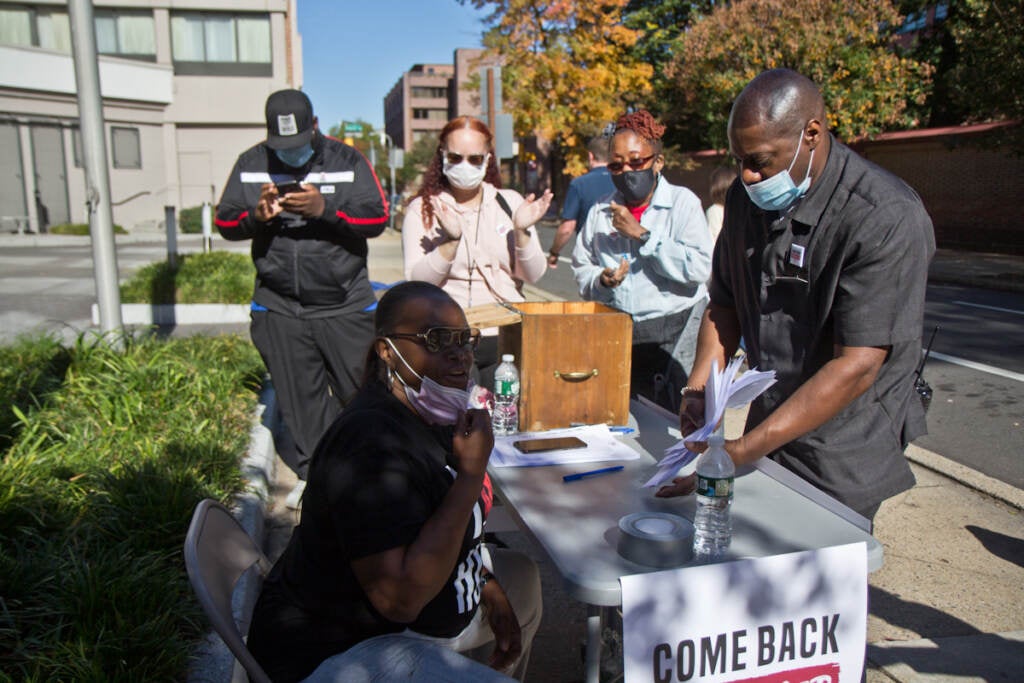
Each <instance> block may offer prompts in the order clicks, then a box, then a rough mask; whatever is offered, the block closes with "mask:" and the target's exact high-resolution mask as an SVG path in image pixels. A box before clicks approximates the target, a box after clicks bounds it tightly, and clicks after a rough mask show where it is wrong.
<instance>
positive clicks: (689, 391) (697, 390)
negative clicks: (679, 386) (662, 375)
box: [679, 387, 704, 398]
mask: <svg viewBox="0 0 1024 683" xmlns="http://www.w3.org/2000/svg"><path fill="white" fill-rule="evenodd" d="M679 395H680V396H682V397H683V398H686V397H687V396H704V387H683V390H682V391H680V392H679Z"/></svg>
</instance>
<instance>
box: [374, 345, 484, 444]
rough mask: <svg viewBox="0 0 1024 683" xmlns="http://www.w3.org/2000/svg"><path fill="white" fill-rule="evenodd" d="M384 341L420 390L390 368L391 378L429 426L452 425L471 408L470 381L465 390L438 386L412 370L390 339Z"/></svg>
mask: <svg viewBox="0 0 1024 683" xmlns="http://www.w3.org/2000/svg"><path fill="white" fill-rule="evenodd" d="M384 341H386V342H387V343H388V346H390V347H391V350H392V351H394V352H395V354H396V355H397V356H398V358H399V359H400V360H401V361H402V363H404V364H405V367H407V368H409V371H410V372H412V374H414V375H416V377H417V378H418V379H419V380H420V388H419V390H418V391H417V390H415V389H413V388H412V387H410V386H409V385H408V384H406V383H405V380H403V379H402V376H401V375H399V374H398V373H397V372H394V371H392V370H391V369H390V368H389V369H388V372H389V373H390V374H391V376H393V377H396V378H398V381H399V382H401V383H402V386H403V387H405V397H406V398H407V399H409V403H411V404H412V407H413V408H415V409H416V412H417V413H419V415H420V417H422V418H423V419H424V420H426V421H427V422H429V423H431V424H438V425H453V424H455V420H456V419H457V418H458V416H459V413H460V412H462V411H464V410H466V409H467V408H471V407H473V406H472V405H471V404H470V393H471V390H472V389H473V381H472V380H469V381H468V382H467V384H466V388H465V389H458V388H456V387H446V386H444V385H441V384H438V383H437V382H435V381H434V380H432V379H430V378H429V377H422V376H420V374H419V373H418V372H416V371H415V370H413V369H412V366H411V365H409V363H408V362H407V361H406V360H405V358H404V357H403V356H402V354H401V352H399V350H398V349H397V348H395V345H394V344H392V343H391V340H390V339H387V338H385V340H384Z"/></svg>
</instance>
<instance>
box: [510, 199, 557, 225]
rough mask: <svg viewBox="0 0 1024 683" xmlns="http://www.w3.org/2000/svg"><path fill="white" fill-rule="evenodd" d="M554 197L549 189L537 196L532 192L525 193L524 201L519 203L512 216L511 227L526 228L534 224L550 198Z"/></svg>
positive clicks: (546, 208) (541, 214) (544, 211)
mask: <svg viewBox="0 0 1024 683" xmlns="http://www.w3.org/2000/svg"><path fill="white" fill-rule="evenodd" d="M553 197H554V195H553V194H551V190H544V194H542V195H541V196H540V197H537V196H536V195H534V194H533V193H532V192H531V193H530V194H528V195H526V201H524V202H523V203H522V204H520V205H519V208H518V209H516V213H515V215H514V216H513V217H512V227H514V228H515V229H516V230H526V229H527V228H529V227H530V226H531V225H533V224H535V223H536V222H537V221H539V220H540V219H541V218H543V217H544V214H546V213H547V212H548V207H549V206H551V199H552V198H553Z"/></svg>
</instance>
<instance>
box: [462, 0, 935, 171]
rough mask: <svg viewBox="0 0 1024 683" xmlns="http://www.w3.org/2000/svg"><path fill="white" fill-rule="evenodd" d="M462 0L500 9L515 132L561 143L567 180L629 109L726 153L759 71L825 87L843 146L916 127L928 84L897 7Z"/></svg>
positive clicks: (823, 1)
mask: <svg viewBox="0 0 1024 683" xmlns="http://www.w3.org/2000/svg"><path fill="white" fill-rule="evenodd" d="M460 1H462V2H472V4H473V5H474V6H476V7H477V8H490V9H491V10H492V12H491V14H490V16H489V17H488V18H487V19H486V20H485V23H486V24H487V26H488V30H487V32H486V33H485V37H484V45H485V46H486V47H487V48H488V49H489V50H490V52H491V53H492V54H496V55H497V56H499V57H501V58H502V61H503V64H504V66H503V74H502V75H503V78H502V81H503V90H504V95H505V99H506V101H507V102H508V103H509V105H510V106H509V107H507V109H509V110H513V111H514V112H515V120H516V131H517V133H518V134H521V135H530V134H538V135H541V136H543V137H545V138H547V139H550V140H554V141H556V142H558V143H559V144H560V145H561V146H562V148H563V149H564V150H566V151H567V154H566V157H567V171H569V172H571V173H573V174H576V173H579V172H582V171H583V170H585V166H584V164H583V160H584V159H585V153H584V152H583V144H584V143H585V140H586V138H587V137H588V136H589V135H591V134H593V133H595V132H597V131H599V130H600V129H601V128H602V127H603V126H604V125H605V124H607V123H608V122H609V121H612V120H614V118H615V117H616V116H617V115H618V114H620V113H621V112H622V111H623V110H625V109H626V107H629V106H636V107H640V106H643V107H647V108H649V109H651V110H652V111H654V112H655V113H657V114H658V115H659V116H660V117H661V118H662V119H663V120H664V121H666V122H667V123H668V124H670V128H674V133H675V134H674V136H673V137H672V138H670V140H669V142H675V143H677V144H682V145H683V146H685V147H686V148H688V149H697V148H700V147H702V146H703V147H707V146H714V147H719V148H720V147H723V146H724V144H725V126H726V120H727V117H728V113H729V108H730V106H731V104H732V101H733V99H734V98H735V97H736V95H737V94H738V93H739V91H740V90H741V89H742V88H743V86H744V85H746V83H747V82H749V81H750V79H751V78H753V77H754V76H755V75H757V74H758V73H760V72H761V71H763V70H765V69H770V68H774V67H781V66H784V67H788V68H791V69H794V70H796V71H799V72H800V73H803V74H805V75H806V76H808V77H809V78H811V79H813V80H814V81H815V82H816V83H818V85H819V86H821V88H822V91H823V93H824V95H825V100H826V103H827V104H828V107H829V115H830V117H831V120H830V124H831V126H832V127H833V129H834V130H835V131H836V132H837V134H838V135H839V136H840V137H841V138H844V139H846V140H853V139H857V138H860V137H864V136H867V135H871V134H874V133H877V132H879V131H882V130H888V129H898V128H906V127H913V126H914V125H916V123H917V122H916V121H915V119H914V115H913V110H911V109H908V103H912V102H923V100H924V98H925V96H926V95H927V93H928V88H929V76H930V67H929V66H928V65H925V64H921V63H919V62H917V61H915V60H913V59H911V58H909V57H907V56H903V55H900V54H899V53H898V52H897V51H896V50H894V49H893V46H892V44H891V41H890V35H889V31H891V30H892V29H893V28H895V27H898V26H899V25H900V23H901V17H900V15H899V13H898V11H897V10H896V8H895V6H894V5H893V3H892V2H891V0H856V1H855V2H850V1H849V0H796V1H794V0H735V1H734V2H727V3H714V2H707V1H696V2H685V1H683V0H587V1H584V0H460ZM680 22H687V24H688V25H686V26H680V25H679V23H680Z"/></svg>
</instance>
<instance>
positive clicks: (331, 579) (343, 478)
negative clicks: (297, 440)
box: [249, 383, 491, 681]
mask: <svg viewBox="0 0 1024 683" xmlns="http://www.w3.org/2000/svg"><path fill="white" fill-rule="evenodd" d="M451 444H452V428H451V427H436V426H430V425H427V424H426V423H425V422H423V421H422V420H421V419H420V418H419V417H418V416H417V415H415V414H414V413H413V412H412V411H410V410H409V409H408V408H406V407H405V406H404V405H403V404H402V403H401V402H399V401H398V400H397V399H396V398H395V397H394V396H392V395H391V394H390V393H389V392H387V390H386V389H385V388H384V387H382V386H380V385H379V384H375V383H371V384H370V385H369V386H368V387H364V388H363V389H362V390H361V391H360V392H359V394H358V395H357V397H356V399H355V400H354V401H353V402H352V403H351V404H350V405H349V406H348V408H346V409H345V411H344V412H343V413H342V415H341V416H340V417H339V418H338V419H337V420H336V421H335V422H334V424H333V425H332V426H331V428H330V429H329V430H328V431H327V433H326V434H325V435H324V437H323V438H322V439H321V441H320V444H319V445H318V446H317V449H316V451H315V453H314V455H313V459H312V461H311V463H310V468H309V477H308V484H307V485H306V490H305V493H304V494H303V499H302V517H301V520H300V524H299V526H297V527H296V528H295V531H294V532H293V533H292V537H291V541H290V543H289V544H288V547H287V549H286V550H285V552H284V554H283V555H282V556H281V559H280V560H278V562H277V564H275V566H274V569H273V570H272V571H271V573H270V575H269V576H268V577H267V580H266V581H265V582H264V586H263V590H262V592H261V593H260V598H259V601H258V602H257V605H256V610H255V613H254V615H253V623H252V627H251V628H250V631H249V647H250V649H251V650H252V651H253V653H254V655H255V656H256V658H257V660H259V662H260V664H261V665H263V666H264V668H265V669H266V670H267V673H268V674H269V675H270V677H271V678H272V679H273V680H274V681H289V680H298V679H301V678H303V677H305V676H307V675H308V674H309V673H311V672H312V671H313V669H315V668H316V666H317V665H319V664H320V662H322V661H323V660H324V659H326V658H327V657H329V656H331V655H333V654H337V653H339V652H342V651H344V650H346V649H348V648H349V647H351V646H353V645H355V644H356V643H358V642H360V641H363V640H366V639H367V638H371V637H373V636H376V635H380V634H382V633H393V632H398V631H401V630H404V629H405V628H407V627H408V628H411V629H413V630H415V631H418V632H420V633H425V634H428V635H432V636H439V637H450V636H453V635H456V634H458V633H459V632H460V631H462V630H463V629H464V628H465V627H466V626H467V625H468V624H469V622H470V620H471V619H472V618H473V615H474V614H475V612H476V608H477V605H478V604H479V602H480V588H481V586H482V583H481V580H480V569H481V566H482V565H481V556H480V543H481V540H482V537H483V524H484V520H485V519H486V513H487V512H488V511H489V507H490V502H491V501H490V486H489V482H488V481H487V480H485V486H484V490H483V491H482V492H481V498H480V500H479V501H478V503H477V505H476V506H475V507H474V510H473V518H472V519H471V520H470V523H469V525H468V526H467V528H466V533H465V536H464V538H463V543H462V547H461V549H460V551H459V557H458V561H457V563H456V565H455V567H453V569H452V572H451V576H450V578H449V580H448V581H447V582H446V583H445V586H444V588H442V589H441V592H440V593H438V594H437V596H435V597H434V599H433V600H431V601H430V602H429V603H428V604H427V605H426V606H425V607H424V608H423V610H422V612H420V614H419V616H418V617H417V618H416V620H415V621H414V622H412V623H410V624H399V623H395V622H392V621H389V620H388V619H385V618H384V617H383V616H381V615H380V614H379V613H378V612H377V611H376V610H375V609H374V608H373V605H372V604H371V603H370V601H369V599H368V598H367V596H366V594H365V593H364V592H363V589H362V587H361V586H360V585H359V582H358V581H357V580H356V577H355V575H354V573H353V572H352V568H351V562H352V561H353V560H356V559H359V558H362V557H367V556H369V555H374V554H377V553H381V552H384V551H387V550H390V549H392V548H396V547H399V546H404V545H409V544H410V543H412V542H413V541H414V540H415V539H416V537H417V535H418V534H419V532H420V529H421V528H422V527H423V525H424V523H425V522H426V521H427V520H428V519H429V518H430V516H431V515H432V514H433V513H434V511H435V510H436V509H437V508H438V507H439V506H440V504H441V501H442V500H443V499H444V497H445V495H446V494H447V493H448V489H449V488H450V487H451V485H452V482H453V481H454V479H455V476H456V474H455V470H454V469H453V468H452V467H451V466H450V464H451V462H452V460H451V458H452V455H451Z"/></svg>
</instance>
